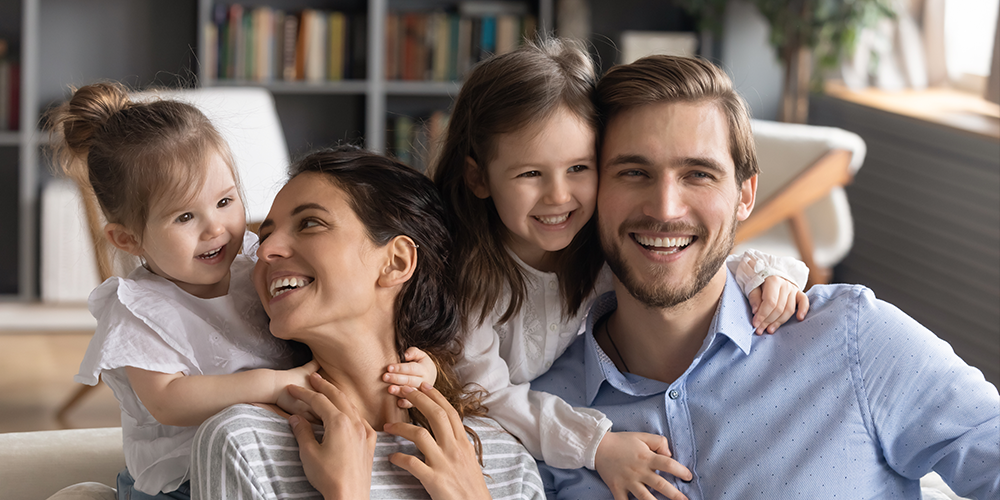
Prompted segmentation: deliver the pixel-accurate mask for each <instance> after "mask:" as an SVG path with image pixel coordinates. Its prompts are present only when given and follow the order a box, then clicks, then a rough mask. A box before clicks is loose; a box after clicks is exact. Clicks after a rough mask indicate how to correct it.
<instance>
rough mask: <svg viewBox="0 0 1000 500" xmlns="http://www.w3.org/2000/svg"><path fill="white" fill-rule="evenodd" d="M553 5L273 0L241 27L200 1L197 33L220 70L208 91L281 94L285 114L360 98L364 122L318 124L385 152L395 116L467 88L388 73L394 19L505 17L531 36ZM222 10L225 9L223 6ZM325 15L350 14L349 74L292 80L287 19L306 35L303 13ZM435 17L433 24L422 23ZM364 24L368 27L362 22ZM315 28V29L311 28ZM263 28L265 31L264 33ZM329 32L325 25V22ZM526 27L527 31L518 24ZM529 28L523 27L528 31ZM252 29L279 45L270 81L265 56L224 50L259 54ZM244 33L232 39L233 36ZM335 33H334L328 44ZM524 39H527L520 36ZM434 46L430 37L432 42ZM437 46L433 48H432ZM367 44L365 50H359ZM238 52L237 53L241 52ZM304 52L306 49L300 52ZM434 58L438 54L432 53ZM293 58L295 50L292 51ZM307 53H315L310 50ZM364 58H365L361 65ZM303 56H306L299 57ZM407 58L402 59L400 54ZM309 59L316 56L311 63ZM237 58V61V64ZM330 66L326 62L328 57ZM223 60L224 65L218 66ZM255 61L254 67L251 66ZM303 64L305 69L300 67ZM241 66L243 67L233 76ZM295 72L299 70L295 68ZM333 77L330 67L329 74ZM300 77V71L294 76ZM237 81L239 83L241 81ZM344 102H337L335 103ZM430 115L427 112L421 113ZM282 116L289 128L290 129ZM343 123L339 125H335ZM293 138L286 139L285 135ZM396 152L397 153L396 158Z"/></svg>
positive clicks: (250, 7) (532, 0)
mask: <svg viewBox="0 0 1000 500" xmlns="http://www.w3.org/2000/svg"><path fill="white" fill-rule="evenodd" d="M552 2H553V0H501V1H495V0H485V1H483V0H409V1H390V0H369V1H367V2H357V1H350V0H343V1H319V0H315V1H308V0H307V1H282V0H269V1H266V2H259V1H257V2H251V1H249V0H248V2H245V3H244V4H236V5H239V7H238V8H237V9H236V13H237V14H242V15H243V16H244V17H243V19H244V20H246V19H248V18H249V19H250V21H245V22H243V23H239V22H234V19H235V18H234V17H233V10H229V9H231V6H232V5H234V4H230V3H226V4H220V3H218V2H215V1H213V0H199V2H198V24H199V26H201V27H202V28H201V29H200V30H199V33H198V54H199V59H200V60H201V61H208V63H209V65H211V66H216V65H218V66H217V67H213V68H205V67H204V65H203V67H202V68H201V72H200V75H201V84H202V85H205V86H212V85H256V86H262V87H265V88H267V89H269V90H270V91H271V92H272V93H273V94H275V99H276V101H277V103H278V107H279V114H283V113H286V112H287V113H289V114H291V113H293V112H295V109H294V108H295V106H296V105H307V106H308V103H310V102H312V101H311V99H309V98H306V97H305V96H314V98H319V97H323V96H325V97H327V98H332V97H333V96H337V98H339V99H340V100H341V101H345V100H349V99H350V97H352V96H353V97H355V98H356V99H357V100H358V101H359V102H361V104H360V106H358V107H361V108H362V109H363V112H362V113H360V114H359V115H353V114H347V116H341V117H339V118H340V122H336V123H330V124H326V125H325V126H324V124H322V123H317V124H316V125H318V126H319V127H320V128H321V129H324V128H325V129H327V131H328V132H329V135H328V137H329V138H330V139H332V141H329V142H327V143H326V144H329V143H331V142H336V141H338V140H344V139H348V140H350V139H354V138H363V139H364V143H365V146H366V147H367V148H369V149H371V150H374V151H379V152H386V150H387V141H388V139H389V137H388V135H387V133H391V131H390V130H389V126H390V125H391V121H392V118H391V117H393V116H396V115H406V114H413V113H416V114H418V115H429V114H430V113H432V112H433V111H434V110H436V109H444V108H447V107H448V106H449V105H450V103H451V99H452V98H453V97H454V96H455V95H456V94H457V93H458V90H459V88H460V87H461V84H460V79H461V75H460V74H457V72H456V70H455V69H454V68H452V71H451V73H450V75H449V76H448V77H445V78H442V77H441V76H442V75H439V74H435V75H434V76H433V77H432V76H430V74H429V73H428V77H426V78H424V77H416V78H414V77H412V76H407V77H403V76H402V75H396V74H387V66H388V67H389V69H390V71H391V69H392V67H393V66H392V64H387V60H386V59H387V54H392V51H391V50H390V46H391V45H392V41H393V40H394V39H396V38H397V37H402V36H403V34H402V33H403V29H402V27H400V29H399V32H398V34H397V32H394V31H393V30H392V28H387V25H391V24H392V23H391V21H390V20H391V19H398V20H399V24H400V26H401V25H402V24H403V22H402V19H403V18H404V17H420V18H422V19H421V22H424V21H426V22H433V21H438V22H440V21H439V20H438V19H437V18H441V19H450V20H452V22H454V24H455V26H458V19H459V18H463V19H465V18H477V19H478V18H483V17H496V18H497V19H499V18H501V17H503V18H506V19H507V20H509V18H511V17H515V18H517V20H518V21H519V22H521V21H523V20H526V19H530V21H526V23H530V26H531V29H532V30H535V29H548V30H551V29H552V26H553V18H552V13H553V5H552ZM220 6H221V7H220ZM251 11H264V12H265V19H266V21H263V22H261V24H253V23H257V22H258V18H257V17H256V14H255V13H251ZM305 11H309V12H316V11H318V12H320V14H321V15H328V14H330V13H331V12H337V13H340V14H343V15H344V16H345V17H346V18H347V20H346V21H345V24H346V25H347V26H348V27H347V31H346V34H345V35H344V37H345V41H344V43H345V46H346V49H345V52H346V54H345V55H344V56H343V58H341V59H338V60H343V61H345V62H344V64H345V68H344V70H343V71H342V74H343V75H344V76H343V78H328V77H325V76H324V77H310V76H309V75H307V74H304V73H308V64H306V67H305V68H303V67H299V68H298V75H297V76H295V77H291V78H289V77H288V75H287V73H286V72H287V71H288V65H287V64H283V63H282V62H281V61H280V60H279V59H280V58H281V57H282V56H284V55H285V54H286V53H287V51H288V50H290V49H289V48H290V45H291V43H292V40H293V39H294V40H297V41H298V43H302V42H301V40H298V39H297V37H296V38H291V39H290V38H288V35H287V33H286V32H283V29H287V26H285V25H284V24H283V23H282V21H281V20H280V19H281V17H280V16H282V15H285V16H286V19H287V18H288V17H291V16H292V15H294V16H295V17H296V18H297V20H296V22H297V24H296V27H295V28H293V29H300V30H301V29H303V26H304V25H306V24H307V23H309V22H308V21H305V18H306V16H305V15H303V14H302V13H303V12H305ZM423 18H433V19H423ZM358 19H360V20H362V23H361V24H358V23H357V20H358ZM309 25H310V26H313V25H312V24H309ZM261 26H264V27H263V28H261ZM323 26H326V24H325V21H324V24H323ZM519 26H521V25H519ZM522 27H523V26H522ZM248 29H250V30H252V31H254V32H255V33H265V36H270V37H272V38H273V43H265V44H264V45H263V46H267V47H270V55H269V56H264V60H265V61H266V62H265V63H263V64H264V66H267V67H268V68H269V70H266V71H265V72H264V73H265V75H264V76H261V75H260V74H259V73H258V72H257V71H258V70H259V65H258V67H257V68H256V70H254V71H250V70H249V67H250V66H251V65H253V64H257V63H259V62H260V60H261V59H259V53H258V55H257V56H254V55H251V56H249V57H247V56H246V55H245V54H244V55H237V56H235V57H234V56H233V55H232V52H231V51H232V50H233V49H232V47H229V48H228V50H227V48H219V47H220V46H225V45H226V43H227V42H230V43H231V44H232V42H233V41H234V40H235V45H236V46H238V47H253V48H250V49H247V52H252V51H254V49H257V50H258V52H259V48H260V47H261V46H262V45H259V43H260V40H254V41H249V39H251V38H253V36H249V37H248V35H247V34H246V33H247V30H248ZM361 31H365V33H363V35H364V36H363V37H361V38H358V33H359V32H361ZM234 32H236V33H239V34H237V35H233V33H234ZM330 33H331V31H327V32H326V35H327V37H328V38H327V39H329V34H330ZM518 35H520V32H519V33H518ZM427 40H430V37H428V38H427ZM428 43H433V42H428ZM361 45H363V47H360V46H361ZM238 50H239V49H237V51H238ZM298 50H300V51H301V50H302V49H301V47H298ZM431 50H432V51H433V50H434V49H431ZM291 52H292V53H294V52H295V51H294V50H292V51H291ZM307 52H308V51H307ZM362 55H363V58H362ZM297 56H299V57H302V54H301V53H300V54H297ZM397 57H401V55H397ZM305 58H306V59H307V60H308V59H309V57H308V56H305ZM233 59H235V60H236V61H237V62H236V63H233V62H232V61H233ZM321 59H323V60H326V59H327V58H326V57H325V56H324V57H323V58H321ZM220 61H221V62H222V64H219V63H220ZM226 61H228V62H229V65H230V66H231V67H229V68H228V69H226ZM248 61H253V62H248ZM299 64H302V63H301V62H300V63H299ZM234 65H239V67H241V68H242V70H241V69H239V67H237V68H236V69H234V67H232V66H234ZM293 66H294V65H293ZM327 70H329V67H327ZM293 73H294V71H293ZM234 75H235V76H234ZM333 100H337V99H333ZM421 108H423V109H421ZM284 118H285V117H284V116H283V117H282V122H283V124H284V123H286V120H285V119H284ZM331 120H332V121H334V122H335V121H336V120H337V118H335V117H334V118H331ZM287 135H289V134H288V133H287V132H286V136H287ZM288 142H289V148H290V149H291V153H292V156H293V157H295V156H296V155H297V153H302V152H305V151H307V150H308V149H310V148H311V147H315V146H320V145H325V144H324V143H316V141H306V142H304V143H303V142H297V141H296V140H295V138H294V137H289V141H288ZM390 152H391V151H390Z"/></svg>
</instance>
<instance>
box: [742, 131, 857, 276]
mask: <svg viewBox="0 0 1000 500" xmlns="http://www.w3.org/2000/svg"><path fill="white" fill-rule="evenodd" d="M753 131H754V140H755V142H756V145H757V159H758V163H759V165H760V170H761V173H760V177H759V178H758V180H757V203H756V207H755V208H754V211H753V213H752V214H751V215H750V217H749V218H748V219H747V220H746V221H743V222H742V223H741V224H740V226H739V228H738V229H737V232H736V243H737V248H736V250H735V251H736V252H741V251H742V250H744V249H746V248H755V249H757V250H760V251H763V252H767V253H770V254H773V255H777V256H790V257H795V258H798V259H800V260H802V261H803V262H805V263H806V265H807V266H809V285H810V286H811V285H813V284H817V283H828V282H829V279H830V269H831V268H832V267H833V266H834V265H835V264H837V263H838V262H840V261H841V260H842V259H843V258H844V257H845V256H846V255H847V253H848V252H849V251H850V249H851V245H852V244H853V243H854V222H853V219H852V218H851V208H850V206H849V205H848V203H847V194H846V193H845V192H844V188H843V186H845V185H847V184H849V183H850V182H851V180H852V179H853V178H854V175H855V174H856V173H857V171H858V169H859V168H861V164H862V163H864V159H865V153H866V148H865V142H864V140H862V139H861V137H860V136H858V135H857V134H855V133H853V132H849V131H847V130H843V129H839V128H834V127H819V126H813V125H798V124H790V123H779V122H772V121H765V120H754V121H753ZM785 222H787V224H785Z"/></svg>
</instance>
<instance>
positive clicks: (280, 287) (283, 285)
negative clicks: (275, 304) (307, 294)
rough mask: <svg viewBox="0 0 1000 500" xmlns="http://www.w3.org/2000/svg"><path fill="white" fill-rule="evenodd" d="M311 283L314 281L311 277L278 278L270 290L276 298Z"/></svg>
mask: <svg viewBox="0 0 1000 500" xmlns="http://www.w3.org/2000/svg"><path fill="white" fill-rule="evenodd" d="M309 283H312V279H310V278H296V277H290V278H278V279H276V280H274V281H272V282H271V286H270V288H269V289H268V291H269V292H270V293H271V297H272V298H274V297H277V296H278V295H281V294H283V293H285V292H287V291H289V290H294V289H296V288H302V287H304V286H306V285H308V284H309Z"/></svg>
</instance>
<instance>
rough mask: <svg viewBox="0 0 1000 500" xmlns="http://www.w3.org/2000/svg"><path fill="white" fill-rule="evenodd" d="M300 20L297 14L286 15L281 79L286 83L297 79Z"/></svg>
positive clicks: (282, 44) (282, 43)
mask: <svg viewBox="0 0 1000 500" xmlns="http://www.w3.org/2000/svg"><path fill="white" fill-rule="evenodd" d="M298 39H299V18H298V16H296V15H295V14H285V24H284V40H283V41H282V42H281V46H282V55H281V68H282V69H281V78H282V79H283V80H285V81H292V80H295V79H296V72H297V68H298V61H297V60H296V59H295V56H296V55H297V54H298Z"/></svg>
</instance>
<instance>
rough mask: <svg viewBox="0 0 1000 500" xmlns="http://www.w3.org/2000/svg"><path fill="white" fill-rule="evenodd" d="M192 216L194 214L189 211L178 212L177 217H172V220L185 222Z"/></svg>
mask: <svg viewBox="0 0 1000 500" xmlns="http://www.w3.org/2000/svg"><path fill="white" fill-rule="evenodd" d="M193 218H194V214H192V213H191V212H184V213H182V214H180V215H179V216H177V218H176V219H174V220H175V221H177V222H187V221H189V220H191V219H193Z"/></svg>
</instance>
